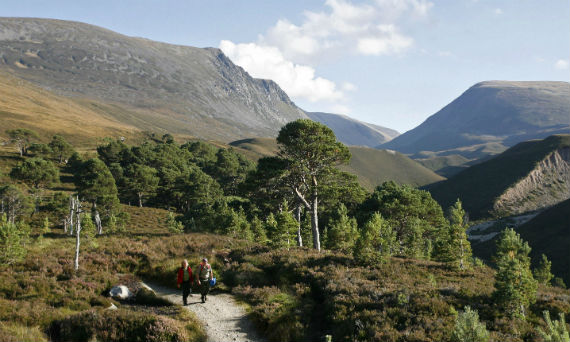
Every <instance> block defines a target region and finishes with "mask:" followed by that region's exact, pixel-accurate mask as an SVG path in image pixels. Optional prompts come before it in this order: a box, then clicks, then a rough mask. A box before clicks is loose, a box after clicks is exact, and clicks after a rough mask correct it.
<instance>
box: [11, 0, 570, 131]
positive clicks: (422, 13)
mask: <svg viewBox="0 0 570 342" xmlns="http://www.w3.org/2000/svg"><path fill="white" fill-rule="evenodd" d="M0 16H20V17H44V18H57V19H66V20H76V21H82V22H87V23H90V24H95V25H99V26H102V27H106V28H108V29H111V30H114V31H117V32H120V33H123V34H126V35H130V36H139V37H145V38H149V39H153V40H158V41H164V42H169V43H175V44H182V45H191V46H198V47H212V46H213V47H221V48H222V50H224V52H226V54H228V55H229V57H230V58H232V60H233V61H234V62H235V63H237V64H238V65H241V66H242V67H244V68H245V69H246V70H247V71H248V72H250V73H251V74H252V75H253V76H256V77H263V78H272V79H274V80H275V81H276V82H277V83H279V84H280V86H281V87H282V88H284V89H285V90H286V91H287V93H288V94H289V95H290V96H291V98H292V99H293V100H294V101H295V102H296V103H297V104H298V105H299V106H300V107H301V108H303V109H305V110H309V111H325V112H337V113H345V114H348V115H349V116H351V117H354V118H357V119H360V120H363V121H367V122H371V123H375V124H379V125H382V126H386V127H390V128H394V129H397V130H399V131H400V132H404V131H406V130H409V129H411V128H413V127H415V126H417V125H418V124H420V123H421V122H422V121H423V120H425V119H426V118H427V117H428V116H429V115H431V114H433V113H435V112H436V111H438V110H439V109H441V108H442V107H443V106H445V105H446V104H447V103H449V102H450V101H452V100H453V99H454V98H456V97H457V96H459V95H460V94H461V93H462V92H463V91H465V90H466V89H467V88H468V87H470V86H471V85H473V84H475V83H477V82H480V81H484V80H561V81H570V73H569V72H570V70H569V63H570V61H569V59H570V58H569V57H570V56H569V55H570V1H567V0H548V1H540V0H446V1H437V0H431V1H428V0H362V1H348V0H322V1H316V0H305V1H300V0H299V1H297V0H289V1H269V0H263V1H261V0H260V1H254V0H248V1H236V0H224V1H203V0H199V1H194V0H185V1H164V0H133V1H122V0H98V1H79V0H74V1H59V0H50V1H43V0H42V1H40V0H20V1H11V2H3V3H2V6H0Z"/></svg>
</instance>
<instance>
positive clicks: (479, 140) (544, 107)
mask: <svg viewBox="0 0 570 342" xmlns="http://www.w3.org/2000/svg"><path fill="white" fill-rule="evenodd" d="M569 97H570V83H567V82H556V81H483V82H479V83H477V84H475V85H473V86H472V87H470V88H469V89H467V90H466V91H465V92H464V93H463V94H461V95H460V96H459V97H457V98H456V99H455V100H453V101H452V102H451V103H449V104H448V105H446V106H445V107H443V108H442V109H441V110H439V111H438V112H436V113H435V114H433V115H431V116H430V117H429V118H427V119H426V120H425V121H424V122H423V123H422V124H420V125H419V126H417V127H416V128H414V129H412V130H410V131H408V132H405V133H404V134H402V135H400V136H398V137H397V138H395V139H393V140H391V141H389V142H387V143H385V144H383V145H381V147H382V148H389V149H395V150H397V151H400V152H402V153H406V154H410V155H412V156H413V157H414V158H425V157H429V156H432V157H433V156H446V155H454V154H457V155H461V156H464V157H467V158H469V159H478V158H481V157H484V156H486V155H490V154H496V153H500V152H502V151H504V150H506V148H507V147H510V146H513V145H515V144H516V143H518V142H522V141H526V140H530V139H543V138H546V137H547V136H550V135H552V134H559V133H568V132H570V101H568V98H569Z"/></svg>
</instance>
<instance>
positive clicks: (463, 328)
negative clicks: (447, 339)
mask: <svg viewBox="0 0 570 342" xmlns="http://www.w3.org/2000/svg"><path fill="white" fill-rule="evenodd" d="M451 341H453V342H487V341H489V332H488V331H487V328H486V327H485V324H484V323H481V322H479V314H478V313H477V311H476V310H471V307H469V306H466V307H465V311H463V312H461V313H460V314H459V315H458V316H457V318H456V319H455V328H454V329H453V334H452V335H451Z"/></svg>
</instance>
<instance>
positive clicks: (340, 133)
mask: <svg viewBox="0 0 570 342" xmlns="http://www.w3.org/2000/svg"><path fill="white" fill-rule="evenodd" d="M307 115H308V116H309V118H310V119H311V120H313V121H317V122H320V123H322V124H324V125H326V126H328V127H329V128H330V129H332V130H333V132H334V134H335V135H336V137H337V138H338V140H339V141H341V142H343V143H344V144H346V145H352V146H367V147H377V146H378V145H381V144H382V143H385V142H388V141H390V140H392V139H393V138H395V137H397V136H398V135H400V133H398V132H397V131H395V130H393V129H390V128H385V127H381V126H377V125H372V124H369V123H366V122H362V121H358V120H355V119H353V118H350V117H348V116H345V115H339V114H330V113H320V112H308V113H307Z"/></svg>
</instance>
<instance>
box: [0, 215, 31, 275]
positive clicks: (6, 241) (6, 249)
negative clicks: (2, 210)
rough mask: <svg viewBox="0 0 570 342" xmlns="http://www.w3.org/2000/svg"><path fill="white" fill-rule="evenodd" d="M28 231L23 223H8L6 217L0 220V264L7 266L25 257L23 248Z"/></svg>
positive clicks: (25, 251)
mask: <svg viewBox="0 0 570 342" xmlns="http://www.w3.org/2000/svg"><path fill="white" fill-rule="evenodd" d="M29 234H30V231H29V227H28V226H27V225H26V224H24V223H17V224H15V223H11V222H8V220H7V218H6V215H5V214H4V215H2V217H1V218H0V264H5V265H9V264H12V263H14V262H16V261H18V260H21V259H22V258H24V256H26V253H27V250H26V247H25V244H26V242H27V241H28V237H29Z"/></svg>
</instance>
